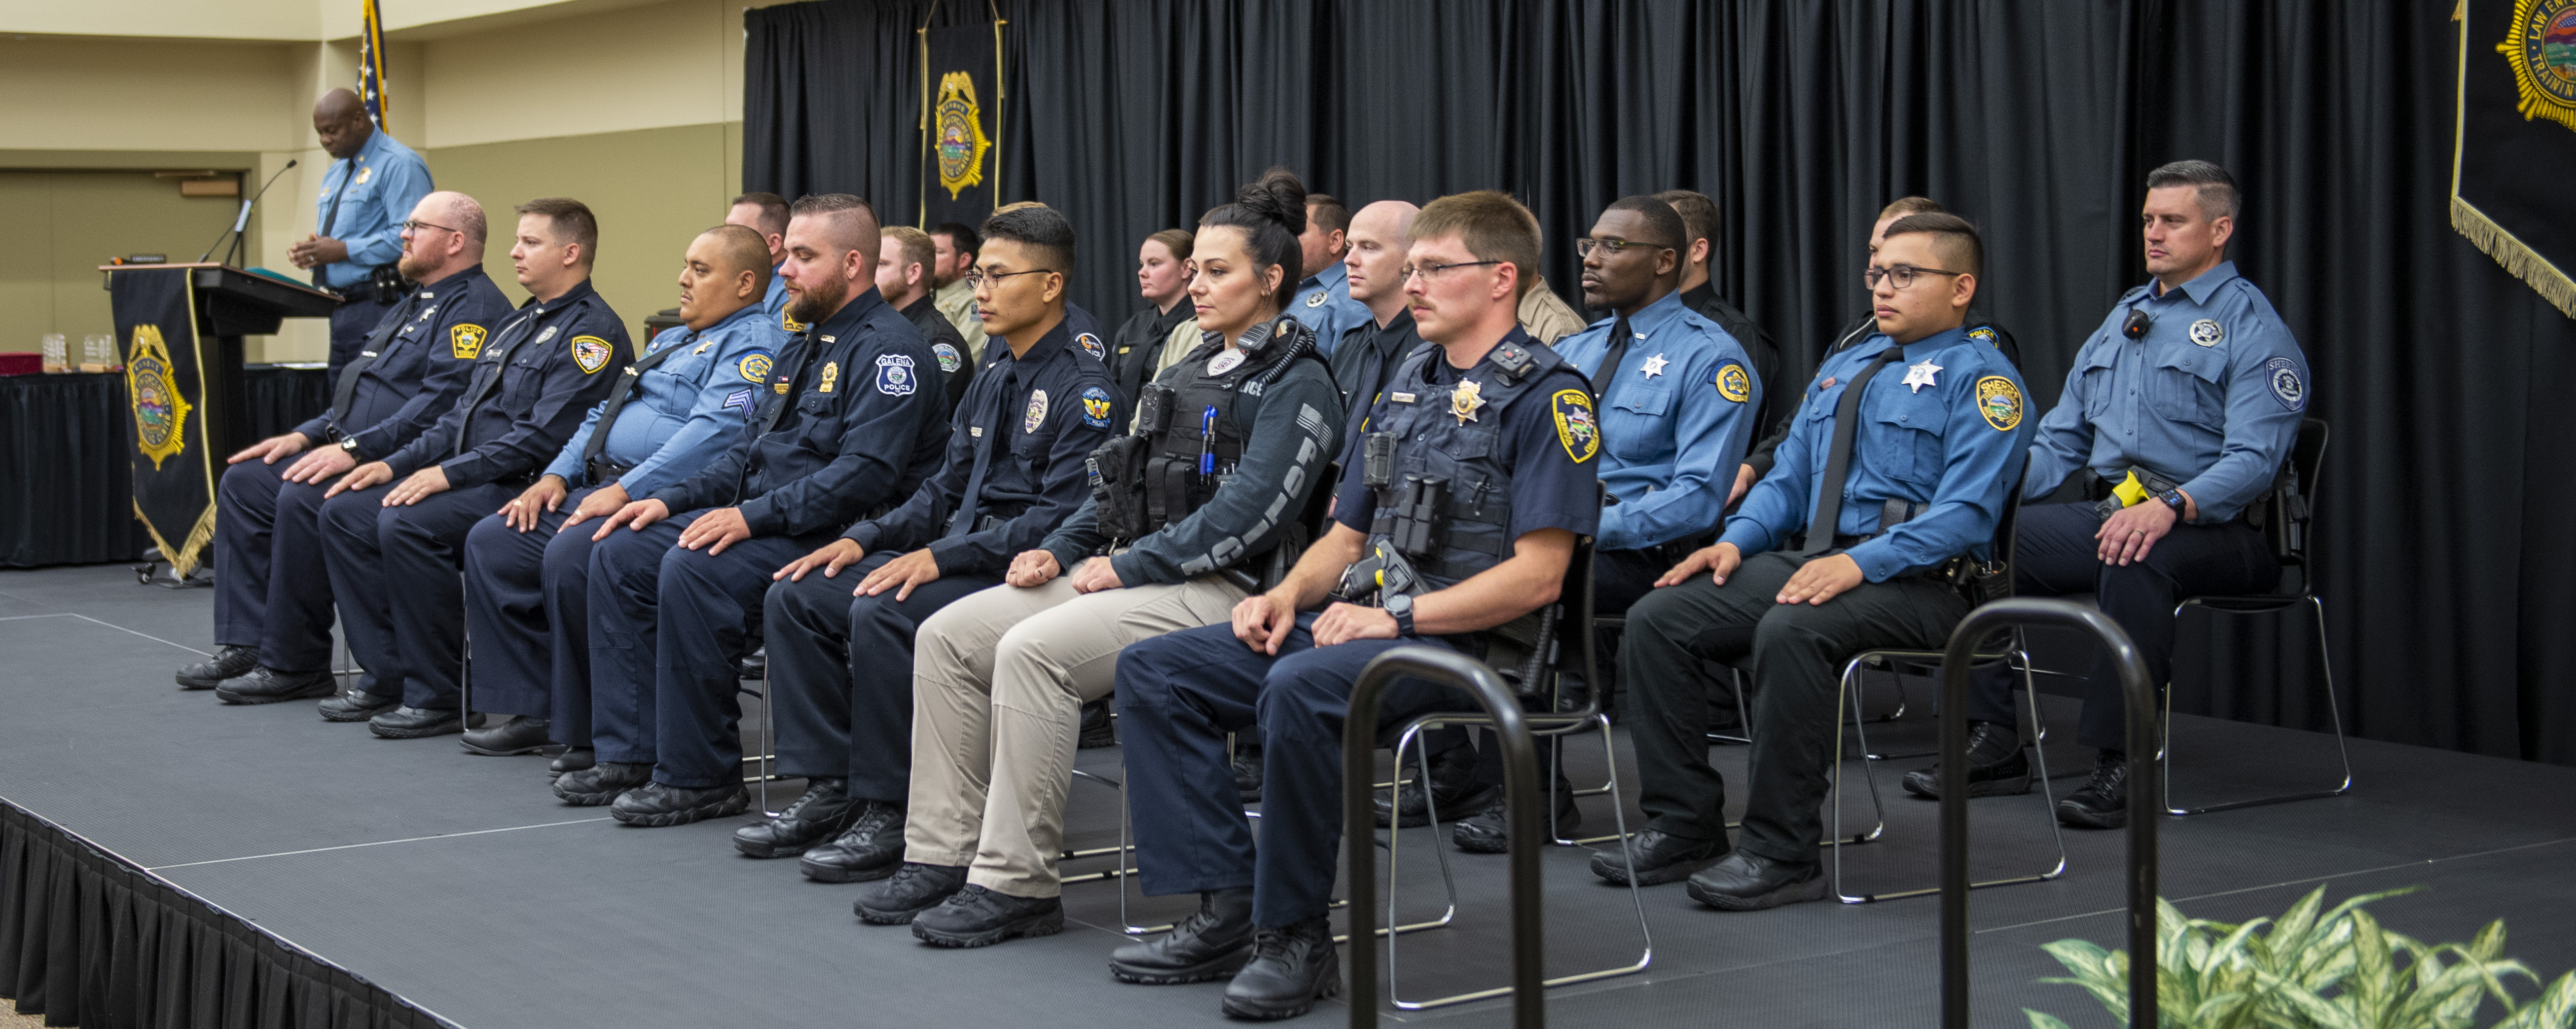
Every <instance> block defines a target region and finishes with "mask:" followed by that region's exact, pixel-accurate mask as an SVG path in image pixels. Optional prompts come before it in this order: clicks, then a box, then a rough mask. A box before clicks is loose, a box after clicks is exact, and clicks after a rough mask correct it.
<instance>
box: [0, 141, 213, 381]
mask: <svg viewBox="0 0 2576 1029" xmlns="http://www.w3.org/2000/svg"><path fill="white" fill-rule="evenodd" d="M233 211H234V204H233V201H232V200H230V199H226V198H213V197H182V196H180V195H179V188H178V186H177V184H176V183H174V182H172V181H171V180H168V179H156V178H154V177H153V176H152V173H151V172H148V171H92V172H83V171H0V225H6V226H8V227H9V236H10V240H9V243H10V245H8V246H6V247H0V351H30V350H35V349H37V348H38V347H39V345H40V344H39V343H38V340H39V338H40V337H42V336H43V335H44V334H45V333H48V332H59V333H62V334H63V335H64V336H65V340H66V342H67V343H68V345H69V347H70V350H71V354H72V357H73V359H74V360H78V359H79V354H80V349H79V348H80V341H81V337H82V336H85V335H87V334H90V333H104V334H107V335H111V336H112V335H115V334H116V324H115V322H114V321H113V320H112V319H111V318H110V317H109V313H108V306H107V291H106V290H103V289H101V288H99V286H100V279H99V273H98V272H97V270H96V269H97V268H98V266H99V265H102V264H106V263H107V261H108V259H109V258H112V257H119V256H123V255H126V254H143V253H155V254H162V255H165V256H166V257H168V258H169V259H170V260H172V261H191V260H195V259H196V257H197V254H198V253H200V252H202V251H204V250H205V249H206V246H207V244H209V243H212V242H214V240H215V237H216V236H217V235H219V234H221V233H222V232H223V230H224V228H225V227H226V226H227V225H229V224H230V223H231V221H232V215H233ZM251 243H252V246H253V247H254V248H256V247H257V245H258V243H259V240H258V237H257V234H256V233H254V234H253V237H252V240H251Z"/></svg>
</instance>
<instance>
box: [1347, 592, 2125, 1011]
mask: <svg viewBox="0 0 2576 1029" xmlns="http://www.w3.org/2000/svg"><path fill="white" fill-rule="evenodd" d="M2032 622H2042V623H2055V624H2059V625H2065V626H2069V627H2073V628H2078V629H2084V630H2086V631H2089V632H2091V633H2092V634H2093V635H2095V636H2098V637H2100V638H2101V640H2102V645H2103V646H2104V647H2105V648H2107V649H2109V650H2110V651H2111V663H2112V664H2113V665H2114V666H2116V667H2117V668H2118V669H2119V673H2120V695H2121V698H2122V699H2123V700H2124V701H2126V706H2127V708H2128V714H2129V734H2128V745H2129V753H2128V762H2129V768H2128V776H2129V778H2128V786H2129V1025H2130V1026H2131V1029H2154V1027H2155V1025H2156V819H2157V815H2158V814H2159V813H2160V812H2161V811H2162V810H2163V808H2164V798H2163V796H2162V794H2163V790H2162V789H2161V786H2162V785H2163V784H2162V781H2161V780H2159V779H2158V778H2157V777H2156V776H2155V774H2154V773H2155V768H2154V765H2155V760H2156V693H2155V686H2154V684H2152V683H2150V682H2148V681H2147V664H2146V662H2145V661H2144V660H2142V659H2140V658H2139V657H2138V648H2137V645H2136V644H2135V643H2132V642H2130V640H2129V634H2128V633H2126V632H2123V631H2121V629H2120V626H2119V623H2117V622H2113V621H2112V620H2111V619H2110V616H2108V615H2105V614H2103V613H2102V612H2100V611H2096V610H2093V609H2092V608H2089V607H2084V606H2082V605H2079V604H2073V603H2069V602H2067V601H2063V600H2049V599H2042V598H2037V597H2015V598H2011V599H2008V600H1998V601H1995V602H1994V603H1991V604H1987V605H1985V606H1983V607H1980V608H1978V609H1976V610H1974V611H1971V612H1968V617H1967V618H1965V619H1963V620H1961V621H1960V622H1959V627H1958V628H1956V629H1953V630H1951V632H1950V645H1949V647H1948V649H1947V650H1946V651H1944V653H1943V654H1942V657H1941V1025H1942V1029H1967V1027H1968V665H1969V660H1968V658H1969V656H1970V654H1971V653H1973V652H1974V651H1975V649H1976V644H1977V641H1978V640H1980V639H1982V638H1984V637H1985V636H1986V634H1988V633H1990V632H1993V631H1994V630H1996V629H1998V628H2002V627H2004V626H2007V625H2016V624H2027V623H2032ZM1363 774H1365V773H1363Z"/></svg>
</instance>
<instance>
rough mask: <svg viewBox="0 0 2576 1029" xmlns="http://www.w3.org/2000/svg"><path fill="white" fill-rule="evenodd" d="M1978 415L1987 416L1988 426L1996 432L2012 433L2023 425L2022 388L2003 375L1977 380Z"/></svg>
mask: <svg viewBox="0 0 2576 1029" xmlns="http://www.w3.org/2000/svg"><path fill="white" fill-rule="evenodd" d="M1977 413H1978V414H1981V415H1984V416H1986V424H1988V425H1992V426H1994V427H1995V431H1996V432H2011V431H2013V429H2014V428H2016V427H2018V426H2020V425H2021V387H2019V386H2015V385H2013V381H2012V380H2011V379H2007V378H2004V377H2003V376H2001V375H1989V376H1986V377H1985V378H1982V379H1978V380H1977Z"/></svg>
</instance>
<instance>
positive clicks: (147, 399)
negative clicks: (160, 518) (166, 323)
mask: <svg viewBox="0 0 2576 1029" xmlns="http://www.w3.org/2000/svg"><path fill="white" fill-rule="evenodd" d="M125 395H126V396H127V397H129V398H131V399H132V402H133V406H134V448H135V449H136V450H139V451H142V452H143V456H145V457H148V458H151V459H152V469H153V470H154V471H159V470H161V462H163V461H166V460H168V459H170V458H173V457H177V456H179V452H180V451H182V450H186V449H188V438H187V428H188V412H189V411H191V410H194V409H195V405H192V404H190V403H188V398H187V397H184V396H181V395H180V394H179V380H178V377H177V376H176V375H174V374H172V370H171V367H170V345H169V344H168V343H165V342H163V341H162V339H161V327H160V326H158V325H137V326H135V327H134V347H133V349H132V350H131V351H130V352H129V353H128V354H127V356H126V358H125Z"/></svg>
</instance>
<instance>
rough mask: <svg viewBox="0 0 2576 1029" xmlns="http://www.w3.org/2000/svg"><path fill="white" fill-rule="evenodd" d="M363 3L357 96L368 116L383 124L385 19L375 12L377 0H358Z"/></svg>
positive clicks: (359, 40)
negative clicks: (363, 25)
mask: <svg viewBox="0 0 2576 1029" xmlns="http://www.w3.org/2000/svg"><path fill="white" fill-rule="evenodd" d="M359 2H360V3H362V4H364V5H365V13H364V14H363V15H361V16H360V17H361V20H363V21H365V22H366V26H365V27H364V28H363V29H361V30H360V31H359V32H358V99H359V100H361V101H364V102H365V103H366V105H367V120H368V121H372V122H374V123H376V127H377V128H379V129H381V128H384V127H385V22H384V18H383V17H382V16H381V15H379V14H378V13H377V12H376V0H359Z"/></svg>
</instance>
